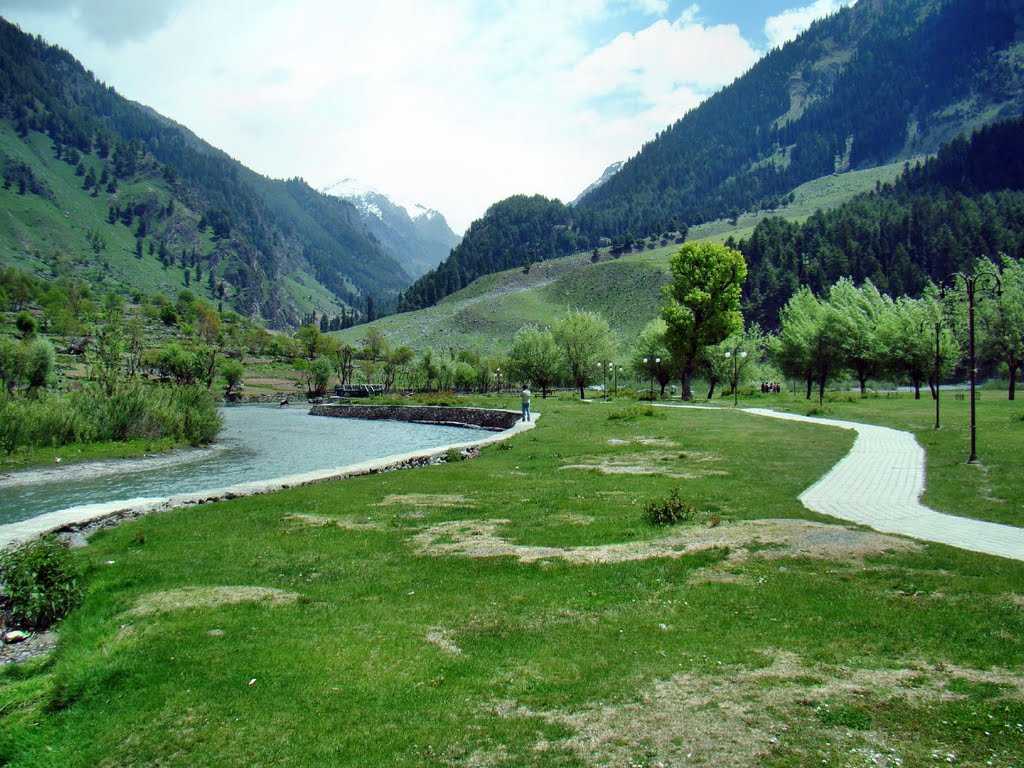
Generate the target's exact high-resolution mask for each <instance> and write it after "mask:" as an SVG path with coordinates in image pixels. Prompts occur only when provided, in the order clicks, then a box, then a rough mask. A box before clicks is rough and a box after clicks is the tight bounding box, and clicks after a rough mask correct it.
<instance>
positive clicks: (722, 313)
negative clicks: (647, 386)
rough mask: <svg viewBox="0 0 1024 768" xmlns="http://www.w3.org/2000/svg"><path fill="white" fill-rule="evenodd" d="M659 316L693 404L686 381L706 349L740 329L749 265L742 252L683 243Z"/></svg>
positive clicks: (672, 265)
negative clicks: (741, 307) (741, 303)
mask: <svg viewBox="0 0 1024 768" xmlns="http://www.w3.org/2000/svg"><path fill="white" fill-rule="evenodd" d="M670 270H671V274H672V282H671V283H670V284H669V285H667V286H666V287H665V304H664V305H663V307H662V310H661V317H662V319H663V320H664V321H665V324H666V326H667V328H666V334H665V341H666V344H667V346H668V348H669V349H670V350H671V351H672V357H673V360H674V362H675V365H676V370H677V372H678V374H679V379H680V382H681V384H682V396H683V399H684V400H692V399H693V392H692V390H691V387H690V380H691V378H692V376H693V373H694V370H695V368H696V366H697V363H698V361H699V359H700V355H701V354H702V353H703V351H704V348H705V347H707V346H709V345H711V344H717V343H718V342H720V341H722V340H723V339H725V338H727V337H728V336H729V335H730V334H731V333H733V332H735V331H737V330H739V329H740V328H742V327H743V316H742V314H741V313H740V298H741V291H742V287H743V281H744V279H746V276H747V265H746V262H744V260H743V254H741V253H740V252H739V251H736V250H733V249H732V248H728V247H726V246H724V245H716V244H713V243H686V244H685V245H683V247H682V248H681V249H680V250H679V252H678V253H676V254H675V255H674V256H673V257H672V260H671V262H670Z"/></svg>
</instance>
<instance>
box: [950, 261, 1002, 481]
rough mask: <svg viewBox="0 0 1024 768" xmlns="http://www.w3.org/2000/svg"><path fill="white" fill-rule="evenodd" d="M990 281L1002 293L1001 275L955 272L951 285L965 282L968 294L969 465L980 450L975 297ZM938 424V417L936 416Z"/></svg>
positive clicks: (972, 271) (973, 462) (976, 458)
mask: <svg viewBox="0 0 1024 768" xmlns="http://www.w3.org/2000/svg"><path fill="white" fill-rule="evenodd" d="M987 280H990V281H991V283H990V284H989V287H990V288H992V287H994V288H995V290H996V293H997V294H998V293H1000V292H1001V291H1002V283H1001V282H1000V280H999V275H998V274H995V273H992V272H982V273H980V274H979V273H978V272H976V271H974V270H973V269H972V270H971V272H970V273H969V274H968V273H966V272H954V273H953V274H952V275H951V276H950V283H951V284H952V285H954V286H955V285H956V284H957V282H958V281H959V282H963V284H964V290H965V292H966V293H967V350H968V351H967V354H968V356H969V357H970V369H969V371H968V372H969V374H970V382H971V455H970V456H969V457H968V458H967V463H968V464H975V463H977V461H978V450H977V434H978V422H977V415H976V413H975V411H976V404H975V402H974V399H975V395H974V393H975V387H976V385H977V378H978V360H977V357H976V355H975V350H974V297H975V295H976V293H977V290H978V288H984V287H985V285H986V281H987ZM935 343H936V350H937V349H938V334H937V333H936V342H935ZM936 424H938V416H937V415H936Z"/></svg>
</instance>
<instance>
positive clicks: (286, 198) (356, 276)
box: [0, 19, 421, 327]
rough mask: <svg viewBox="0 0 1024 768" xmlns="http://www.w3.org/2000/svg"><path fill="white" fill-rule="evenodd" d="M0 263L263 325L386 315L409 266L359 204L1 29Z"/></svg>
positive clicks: (15, 31)
mask: <svg viewBox="0 0 1024 768" xmlns="http://www.w3.org/2000/svg"><path fill="white" fill-rule="evenodd" d="M0 167H2V170H3V173H4V177H5V179H14V180H16V179H22V180H24V183H22V182H17V183H11V184H8V185H7V187H6V188H5V189H4V190H2V191H0V207H2V209H3V211H4V213H5V216H4V217H3V221H2V222H0V259H2V261H3V263H4V264H14V265H17V266H21V267H25V268H29V269H31V270H33V271H36V272H40V273H51V274H53V275H58V274H59V275H66V274H70V275H74V276H77V277H81V278H84V279H86V280H87V281H88V282H89V283H91V284H93V285H95V286H96V287H98V288H100V289H101V290H117V291H147V292H150V291H154V290H156V291H161V292H164V293H172V292H177V291H178V290H180V289H181V288H183V287H189V288H190V289H191V290H193V291H194V292H199V293H200V294H206V295H208V296H209V297H210V298H215V299H217V300H219V301H221V302H223V303H225V304H226V305H227V306H230V307H234V308H235V309H236V310H238V311H239V312H241V313H243V314H245V315H248V316H251V317H255V318H259V319H262V320H263V321H265V322H267V323H268V324H269V325H272V326H279V327H286V326H295V325H297V324H298V323H300V322H302V320H303V318H307V317H309V315H311V314H315V315H324V314H328V315H333V316H339V315H344V316H345V317H346V319H347V320H348V321H349V322H353V321H358V320H359V319H360V318H362V317H364V316H365V314H366V308H367V307H368V305H370V304H373V303H376V305H377V306H378V307H387V306H388V304H389V303H392V302H393V301H394V298H395V296H396V294H397V292H398V291H399V290H400V289H401V288H402V287H404V286H405V285H408V284H409V283H410V282H411V280H412V278H413V276H414V275H415V274H417V270H419V269H421V267H410V271H407V269H406V267H405V266H403V264H402V263H401V262H400V260H399V258H400V257H399V255H398V254H396V253H395V252H393V251H391V250H389V248H388V247H387V246H386V245H385V244H383V243H382V242H381V241H380V240H378V237H377V235H376V234H375V233H374V232H373V231H371V229H370V228H369V227H368V226H367V224H366V221H365V220H364V218H363V216H362V215H361V213H360V211H359V209H358V208H357V207H356V206H355V205H353V204H352V203H350V202H348V201H346V200H342V199H339V198H337V197H334V196H330V195H325V194H323V193H321V192H318V191H317V190H315V189H313V188H312V187H310V186H309V185H308V184H307V183H306V182H305V181H303V180H302V179H300V178H292V179H284V180H283V179H270V178H267V177H265V176H262V175H260V174H258V173H256V172H254V171H252V170H250V169H249V168H246V167H245V166H244V165H242V164H241V163H239V162H238V161H237V160H235V159H233V158H231V157H230V156H229V155H227V154H226V153H225V152H223V151H221V150H219V149H217V148H216V147H213V146H211V145H209V144H208V143H206V142H204V141H203V140H202V139H200V138H199V137H198V136H196V135H195V134H194V133H192V132H191V131H189V130H188V129H187V128H186V127H184V126H182V125H179V124H177V123H175V122H174V121H172V120H170V119H168V118H166V117H164V116H163V115H160V114H159V113H157V112H156V111H154V110H153V109H150V108H149V107H146V106H144V105H141V104H138V103H135V102H132V101H129V100H128V99H125V98H124V97H122V96H120V95H119V94H118V93H117V92H116V91H115V90H114V89H113V88H111V87H109V86H107V85H104V84H103V83H101V82H99V81H98V80H97V79H96V78H95V77H94V76H93V75H92V73H91V72H89V71H88V70H87V69H86V68H85V67H83V66H82V64H80V63H79V62H78V61H77V60H76V59H75V58H74V57H73V56H72V55H71V54H70V53H68V52H67V51H65V50H63V49H61V48H58V47H56V46H52V45H48V44H47V43H46V42H45V41H43V40H42V39H41V38H38V37H33V36H31V35H28V34H26V33H24V32H22V31H21V30H20V29H19V28H18V27H17V26H15V25H14V24H11V23H9V22H7V21H6V20H3V19H0Z"/></svg>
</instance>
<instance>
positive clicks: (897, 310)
mask: <svg viewBox="0 0 1024 768" xmlns="http://www.w3.org/2000/svg"><path fill="white" fill-rule="evenodd" d="M931 328H932V324H931V315H930V313H929V307H928V305H927V303H926V302H924V301H922V300H920V299H912V298H909V297H907V296H902V297H900V298H899V299H897V300H896V302H895V303H894V304H893V309H892V311H891V312H889V313H887V315H886V318H885V322H884V324H883V325H882V327H881V329H880V333H881V338H882V340H883V343H884V344H885V349H886V359H887V365H886V367H887V368H888V370H889V371H891V372H892V373H893V374H895V375H897V376H905V377H906V378H907V379H909V380H910V383H911V384H912V385H913V387H914V399H915V400H917V399H920V397H921V385H922V384H924V382H925V381H927V380H928V376H929V372H930V371H931V369H932V365H933V361H934V358H935V356H934V350H933V344H932V340H931V338H932V336H931Z"/></svg>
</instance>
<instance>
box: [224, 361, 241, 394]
mask: <svg viewBox="0 0 1024 768" xmlns="http://www.w3.org/2000/svg"><path fill="white" fill-rule="evenodd" d="M220 374H221V376H223V377H224V383H225V385H226V386H225V388H224V394H225V395H228V396H229V395H231V394H232V393H233V392H234V391H235V390H236V389H238V388H239V385H240V384H241V383H242V377H243V376H244V375H245V368H243V367H242V364H241V363H240V362H238V361H237V360H232V359H230V358H228V359H227V360H225V361H224V362H222V363H221V364H220Z"/></svg>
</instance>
